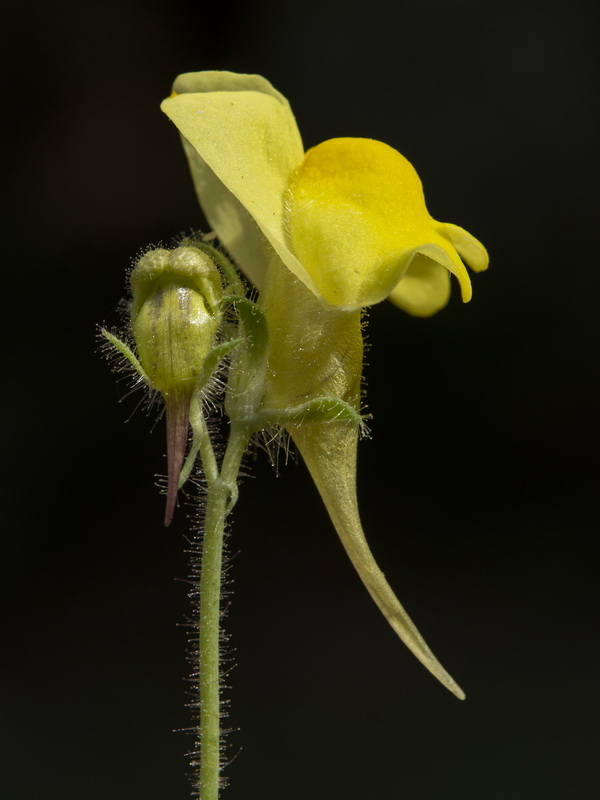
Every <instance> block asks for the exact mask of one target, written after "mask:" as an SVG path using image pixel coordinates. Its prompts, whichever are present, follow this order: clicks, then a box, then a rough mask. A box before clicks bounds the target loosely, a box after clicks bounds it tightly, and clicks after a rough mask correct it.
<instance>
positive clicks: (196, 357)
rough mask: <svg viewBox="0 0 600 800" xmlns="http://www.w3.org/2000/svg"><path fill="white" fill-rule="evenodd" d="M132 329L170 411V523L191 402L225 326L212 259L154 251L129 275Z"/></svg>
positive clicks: (183, 250) (192, 251) (190, 252)
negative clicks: (222, 326) (219, 330)
mask: <svg viewBox="0 0 600 800" xmlns="http://www.w3.org/2000/svg"><path fill="white" fill-rule="evenodd" d="M131 290H132V292H133V305H132V309H131V330H132V333H133V338H134V339H135V343H136V345H137V351H138V356H139V361H140V363H141V365H142V368H143V370H144V372H145V373H146V375H147V376H148V379H149V381H150V383H151V384H152V386H153V387H154V388H155V389H156V390H157V391H159V392H160V393H161V394H162V395H163V397H164V400H165V406H166V412H167V460H168V470H169V478H168V487H167V509H166V512H165V525H168V524H169V523H170V522H171V519H172V517H173V512H174V509H175V503H176V499H177V485H178V482H179V475H180V472H181V468H182V465H183V461H184V458H185V450H186V445H187V438H188V428H189V413H190V402H191V398H192V395H193V392H194V389H195V388H196V386H197V384H198V378H199V376H200V375H201V373H202V367H203V364H204V360H205V359H206V357H207V356H208V355H209V353H210V352H211V351H212V349H213V347H214V342H215V338H216V335H217V331H218V329H219V325H220V322H221V311H220V306H219V301H220V298H221V296H222V294H223V286H222V283H221V277H220V275H219V271H218V269H217V267H216V266H215V264H214V262H213V261H212V259H211V258H210V257H209V256H208V255H207V254H206V253H204V252H202V251H201V250H199V249H198V248H197V247H193V246H187V245H186V246H182V247H178V248H176V249H175V250H172V251H170V250H163V249H157V250H151V251H150V252H148V253H146V254H145V255H144V256H142V257H141V258H140V260H139V261H138V263H137V264H136V266H135V269H134V270H133V272H132V273H131Z"/></svg>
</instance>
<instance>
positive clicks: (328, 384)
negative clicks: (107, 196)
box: [162, 72, 488, 698]
mask: <svg viewBox="0 0 600 800" xmlns="http://www.w3.org/2000/svg"><path fill="white" fill-rule="evenodd" d="M162 109H163V111H164V112H165V113H166V114H167V116H168V117H169V118H170V119H171V120H172V121H173V122H174V123H175V125H176V126H177V128H178V129H179V131H180V133H181V135H182V139H183V146H184V149H185V152H186V154H187V156H188V160H189V164H190V168H191V172H192V177H193V180H194V184H195V187H196V192H197V194H198V199H199V201H200V205H201V206H202V209H203V210H204V213H205V216H206V218H207V220H208V222H209V224H210V225H211V227H212V228H213V230H214V231H215V232H216V234H217V235H218V237H219V239H220V240H221V242H222V243H223V244H224V245H225V247H226V248H227V250H228V251H229V252H230V253H231V255H232V256H233V258H234V259H235V260H236V261H237V263H238V264H239V266H240V267H241V269H242V270H243V271H244V273H245V274H246V276H247V277H248V278H249V279H250V280H251V281H252V283H254V285H255V286H257V287H258V288H259V289H260V300H259V302H260V304H261V306H262V308H263V309H264V312H265V315H266V318H267V321H268V325H269V352H268V375H267V379H266V383H265V391H264V395H263V402H262V409H263V412H265V413H266V412H273V418H275V419H277V415H278V414H280V415H281V417H280V419H281V424H282V425H283V426H284V427H286V428H287V429H288V431H289V432H290V433H291V435H292V437H293V438H294V441H295V442H296V444H297V446H298V447H299V449H300V451H301V453H302V456H303V458H304V460H305V462H306V464H307V466H308V468H309V470H310V472H311V475H312V477H313V480H314V481H315V484H316V485H317V488H318V490H319V492H320V494H321V496H322V498H323V501H324V503H325V505H326V507H327V509H328V511H329V514H330V516H331V519H332V521H333V523H334V525H335V527H336V530H337V532H338V534H339V536H340V539H341V541H342V543H343V545H344V547H345V549H346V551H347V552H348V555H349V556H350V558H351V560H352V562H353V564H354V566H355V568H356V570H357V571H358V573H359V575H360V577H361V578H362V580H363V582H364V584H365V586H366V587H367V589H368V590H369V592H370V594H371V595H372V597H373V599H374V600H375V602H376V603H377V605H378V606H379V608H380V609H381V611H382V612H383V614H384V615H385V617H386V619H387V620H388V621H389V623H390V624H391V626H392V628H393V629H394V630H395V631H396V633H397V634H398V635H399V636H400V638H401V639H402V640H403V641H404V642H405V643H406V644H407V645H408V647H409V648H410V649H411V650H412V652H413V653H414V654H415V655H416V656H417V658H419V659H420V660H421V662H422V663H423V664H424V665H425V666H426V667H427V668H428V669H429V670H430V671H431V672H432V673H433V674H434V675H435V676H436V677H437V678H438V679H439V680H440V681H441V682H442V683H443V684H444V685H446V686H447V687H448V688H449V689H450V690H451V691H452V692H454V694H456V696H457V697H460V698H462V697H464V693H463V692H462V690H461V689H460V687H459V686H458V685H457V684H456V682H455V681H454V680H453V679H452V678H451V677H450V675H448V673H447V672H446V671H445V670H444V668H443V667H442V666H441V664H440V663H439V662H438V661H437V659H436V658H435V657H434V656H433V654H432V653H431V651H430V649H429V648H428V647H427V645H426V644H425V642H424V640H423V638H422V637H421V635H420V634H419V632H418V630H417V629H416V627H415V626H414V624H413V623H412V621H411V620H410V618H409V617H408V615H407V614H406V612H405V611H404V609H403V608H402V606H401V605H400V603H399V601H398V600H397V598H396V597H395V595H394V593H393V592H392V590H391V588H390V587H389V585H388V583H387V581H386V580H385V577H384V576H383V574H382V572H381V570H380V569H379V568H378V566H377V564H376V563H375V560H374V559H373V556H372V554H371V552H370V550H369V547H368V545H367V542H366V539H365V536H364V533H363V530H362V527H361V523H360V517H359V513H358V505H357V501H356V449H357V441H358V433H359V428H358V424H356V423H352V422H348V420H347V418H346V419H345V420H344V421H340V420H337V421H336V420H332V419H331V416H328V417H327V418H325V417H324V418H323V419H322V420H318V419H317V420H315V418H314V417H311V418H310V420H309V421H304V422H302V420H299V419H298V418H297V416H294V417H293V418H291V417H290V416H288V417H287V418H286V417H285V414H286V412H288V411H289V410H290V409H297V408H298V407H302V405H303V404H308V403H310V402H311V401H317V400H318V399H319V398H337V399H338V400H339V401H340V403H343V404H345V406H346V407H351V408H353V409H355V410H356V411H357V412H358V411H360V384H361V373H362V353H363V349H362V348H363V341H362V329H361V309H362V308H364V307H365V306H370V305H373V304H375V303H378V302H380V301H382V300H384V299H385V298H387V297H389V298H390V299H391V300H392V301H393V302H394V303H396V304H397V305H398V306H400V307H401V308H403V309H404V310H406V311H408V312H410V313H412V314H415V315H419V316H429V315H431V314H433V313H435V312H436V311H438V310H439V309H441V308H442V307H443V306H444V305H445V304H446V303H447V301H448V297H449V293H450V275H451V274H452V275H455V276H456V278H457V279H458V282H459V285H460V289H461V294H462V298H463V300H465V301H468V300H469V299H470V297H471V283H470V279H469V275H468V273H467V270H466V268H465V264H464V263H463V262H466V263H467V264H468V266H470V267H471V268H472V269H473V270H475V271H480V270H483V269H485V268H486V267H487V264H488V258H487V253H486V251H485V249H484V247H483V246H482V245H481V244H480V243H479V242H478V241H477V240H476V239H475V238H474V237H473V236H471V235H470V234H469V233H467V232H466V231H465V230H463V229H462V228H459V227H458V226H456V225H451V224H449V223H441V222H436V221H435V220H434V219H432V218H431V216H430V215H429V213H428V211H427V208H426V206H425V200H424V197H423V190H422V187H421V182H420V180H419V177H418V175H417V173H416V172H415V170H414V169H413V167H412V166H411V165H410V163H409V162H408V161H407V160H406V159H405V158H404V157H403V156H401V155H400V153H398V152H397V151H395V150H394V149H392V148H391V147H388V146H387V145H385V144H383V143H381V142H377V141H374V140H371V139H353V138H341V139H332V140H329V141H327V142H324V143H322V144H320V145H318V146H317V147H314V148H312V149H311V150H309V151H308V152H307V153H305V152H304V148H303V145H302V140H301V138H300V133H299V131H298V128H297V125H296V122H295V119H294V117H293V114H292V111H291V109H290V106H289V103H288V102H287V100H286V99H285V98H284V97H283V96H282V95H281V94H280V93H279V92H277V91H276V90H275V89H274V88H273V87H272V86H271V84H270V83H269V82H268V81H266V80H265V79H264V78H262V77H260V76H257V75H237V74H234V73H230V72H199V73H189V74H186V75H180V76H179V77H178V78H177V80H176V81H175V84H174V86H173V94H172V95H171V97H169V98H168V99H167V100H165V101H164V102H163V105H162Z"/></svg>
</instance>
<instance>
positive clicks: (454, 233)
mask: <svg viewBox="0 0 600 800" xmlns="http://www.w3.org/2000/svg"><path fill="white" fill-rule="evenodd" d="M444 227H445V229H446V233H447V234H448V236H449V237H450V239H451V241H452V244H453V245H454V247H455V248H456V251H457V253H458V254H459V256H460V257H461V258H462V260H463V261H464V262H465V263H466V264H467V266H469V267H471V269H472V270H473V272H483V270H485V269H487V268H488V264H489V256H488V252H487V250H486V249H485V247H484V246H483V245H482V244H481V242H480V241H478V240H477V239H476V238H475V237H474V236H471V234H470V233H468V232H467V231H466V230H465V229H464V228H460V227H459V226H458V225H452V224H451V223H450V222H446V223H445V225H444Z"/></svg>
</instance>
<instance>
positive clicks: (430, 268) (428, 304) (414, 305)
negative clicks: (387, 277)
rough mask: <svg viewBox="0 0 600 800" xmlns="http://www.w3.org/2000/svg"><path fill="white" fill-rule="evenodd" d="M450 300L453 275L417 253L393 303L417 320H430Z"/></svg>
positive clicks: (397, 290) (393, 292) (395, 291)
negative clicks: (451, 276)
mask: <svg viewBox="0 0 600 800" xmlns="http://www.w3.org/2000/svg"><path fill="white" fill-rule="evenodd" d="M449 299H450V273H449V272H448V270H447V269H445V268H444V267H442V266H441V265H440V264H438V263H437V261H433V260H432V259H431V258H428V257H427V256H425V255H423V254H421V253H417V254H416V255H415V257H414V258H413V260H412V261H411V262H410V266H409V267H408V269H407V270H406V272H405V273H404V275H403V276H402V280H401V281H400V283H399V284H398V285H397V286H396V288H395V289H393V290H392V293H391V295H390V300H391V301H392V303H394V304H395V305H397V306H399V308H401V309H402V310H403V311H407V312H408V313H409V314H413V315H414V316H416V317H429V316H431V315H432V314H435V313H436V312H437V311H440V310H441V309H442V308H444V306H445V305H446V304H447V302H448V300H449Z"/></svg>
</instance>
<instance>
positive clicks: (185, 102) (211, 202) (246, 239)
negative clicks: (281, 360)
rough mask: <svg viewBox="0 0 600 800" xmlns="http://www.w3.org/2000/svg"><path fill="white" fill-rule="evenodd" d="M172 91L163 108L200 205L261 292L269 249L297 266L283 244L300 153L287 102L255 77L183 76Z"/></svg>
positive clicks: (230, 74)
mask: <svg viewBox="0 0 600 800" xmlns="http://www.w3.org/2000/svg"><path fill="white" fill-rule="evenodd" d="M173 90H174V93H173V95H172V96H171V97H169V98H168V99H166V100H165V101H164V102H163V104H162V106H161V108H162V110H163V111H164V112H165V114H166V115H167V116H168V117H169V118H170V119H171V120H172V121H173V122H174V123H175V125H176V126H177V128H178V129H179V131H180V133H181V134H182V136H183V139H184V147H185V151H186V154H187V156H188V159H189V162H190V168H191V171H192V177H193V179H194V185H195V188H196V192H197V194H198V199H199V200H200V205H201V206H202V209H203V211H204V213H205V215H206V218H207V220H208V222H209V224H210V225H211V227H212V228H213V229H214V230H215V232H216V233H217V235H218V236H219V239H220V240H221V241H222V242H223V244H224V245H225V246H226V247H227V249H228V250H229V251H230V253H231V254H232V256H233V257H234V258H235V260H236V261H237V262H238V263H239V264H240V266H241V267H242V269H243V270H244V271H245V272H246V274H247V275H248V277H249V278H250V279H251V280H252V281H253V282H254V283H255V284H256V285H257V286H259V287H260V286H261V284H262V281H263V277H264V271H265V269H266V263H267V261H268V258H269V255H270V252H271V248H270V246H269V245H271V246H273V247H274V248H275V250H276V251H277V252H279V253H280V255H282V257H284V260H286V262H287V261H288V260H291V261H292V262H294V261H295V258H294V256H293V255H291V254H290V253H289V250H288V248H287V245H286V243H285V241H284V235H283V213H284V211H283V201H284V194H285V191H286V189H287V187H288V184H289V177H290V174H291V173H292V172H293V171H294V170H295V169H296V167H297V166H298V164H299V163H300V162H301V161H302V157H303V155H304V151H303V147H302V140H301V138H300V133H299V131H298V128H297V126H296V121H295V119H294V116H293V114H292V111H291V109H290V107H289V104H288V102H287V100H286V99H285V98H284V97H283V95H281V94H280V93H279V92H277V91H276V90H275V89H274V88H273V87H272V86H271V84H270V83H269V82H268V81H267V80H265V79H264V78H262V77H260V76H258V75H237V74H235V73H230V72H200V73H189V74H186V75H181V76H179V78H177V80H176V81H175V83H174V85H173ZM265 237H266V238H265ZM297 266H298V270H299V271H300V272H302V267H301V266H300V265H297Z"/></svg>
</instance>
